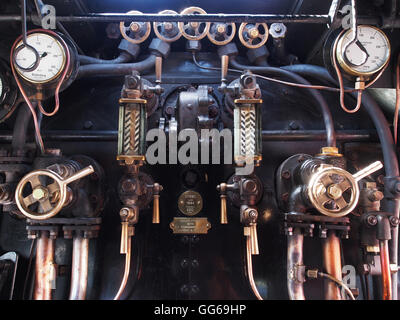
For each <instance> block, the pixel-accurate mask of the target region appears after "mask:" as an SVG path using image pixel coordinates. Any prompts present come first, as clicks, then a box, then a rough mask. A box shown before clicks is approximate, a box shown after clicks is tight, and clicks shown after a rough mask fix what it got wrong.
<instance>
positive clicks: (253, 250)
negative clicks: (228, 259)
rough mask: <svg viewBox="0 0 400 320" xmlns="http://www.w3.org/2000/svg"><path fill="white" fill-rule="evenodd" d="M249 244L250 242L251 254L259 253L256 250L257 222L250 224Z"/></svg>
mask: <svg viewBox="0 0 400 320" xmlns="http://www.w3.org/2000/svg"><path fill="white" fill-rule="evenodd" d="M250 244H251V254H252V255H257V254H259V253H260V252H259V250H258V237H257V224H256V223H254V224H252V225H251V226H250Z"/></svg>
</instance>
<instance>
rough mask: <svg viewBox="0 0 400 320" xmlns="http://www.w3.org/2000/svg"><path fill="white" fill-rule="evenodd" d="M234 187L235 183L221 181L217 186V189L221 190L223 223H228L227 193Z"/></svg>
mask: <svg viewBox="0 0 400 320" xmlns="http://www.w3.org/2000/svg"><path fill="white" fill-rule="evenodd" d="M233 187H234V185H231V184H227V183H221V184H219V185H218V186H217V190H218V191H219V193H220V198H221V224H227V223H228V212H227V209H226V193H227V191H229V190H230V189H232V188H233Z"/></svg>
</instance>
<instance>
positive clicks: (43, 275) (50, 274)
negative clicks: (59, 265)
mask: <svg viewBox="0 0 400 320" xmlns="http://www.w3.org/2000/svg"><path fill="white" fill-rule="evenodd" d="M35 274H36V276H35V293H34V299H35V300H51V296H52V289H53V281H55V269H54V239H50V238H49V235H48V231H41V232H40V237H39V239H38V240H37V246H36V270H35Z"/></svg>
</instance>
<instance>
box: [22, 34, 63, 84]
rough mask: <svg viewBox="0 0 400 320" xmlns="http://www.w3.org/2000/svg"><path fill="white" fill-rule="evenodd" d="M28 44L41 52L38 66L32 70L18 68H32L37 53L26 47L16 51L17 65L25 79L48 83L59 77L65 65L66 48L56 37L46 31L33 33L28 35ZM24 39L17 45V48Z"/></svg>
mask: <svg viewBox="0 0 400 320" xmlns="http://www.w3.org/2000/svg"><path fill="white" fill-rule="evenodd" d="M27 43H28V45H30V46H32V47H33V48H35V49H36V50H37V52H38V54H39V63H38V66H37V67H36V68H35V69H34V70H32V71H24V70H22V69H20V68H18V65H19V66H21V67H22V68H30V67H32V66H33V65H34V64H35V63H36V56H35V53H34V52H33V51H32V50H31V49H30V48H29V47H25V48H22V49H21V50H19V51H18V52H17V53H16V57H15V61H16V64H15V67H16V70H17V72H18V73H19V74H20V75H21V77H23V78H24V79H25V80H27V81H29V82H33V83H46V82H49V81H51V80H53V79H55V78H57V77H58V76H59V75H60V74H61V72H62V71H63V70H64V67H65V57H66V54H65V49H64V47H63V46H62V44H61V43H60V41H59V40H57V39H56V38H55V37H53V36H51V35H48V34H46V33H40V32H36V33H31V34H29V35H28V36H27ZM21 44H22V41H21V42H20V43H19V44H18V45H17V48H18V47H19V46H20V45H21Z"/></svg>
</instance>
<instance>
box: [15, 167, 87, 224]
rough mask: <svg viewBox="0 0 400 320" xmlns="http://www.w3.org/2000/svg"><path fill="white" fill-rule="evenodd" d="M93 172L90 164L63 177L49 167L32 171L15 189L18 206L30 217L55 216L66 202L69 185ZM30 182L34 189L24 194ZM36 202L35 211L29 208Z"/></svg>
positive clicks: (46, 217) (39, 218) (40, 218)
mask: <svg viewBox="0 0 400 320" xmlns="http://www.w3.org/2000/svg"><path fill="white" fill-rule="evenodd" d="M93 172H94V169H93V167H92V166H88V167H86V168H84V169H82V170H80V171H78V172H76V173H75V174H73V175H72V176H70V177H68V178H66V179H63V178H62V177H61V176H60V175H58V174H57V173H55V172H53V171H51V170H48V169H43V170H35V171H32V172H30V173H28V174H27V175H25V176H24V177H23V178H22V179H21V181H20V182H19V183H18V185H17V188H16V190H15V202H16V204H17V207H18V209H19V210H20V211H21V213H22V214H23V215H24V216H26V217H27V218H29V219H34V220H45V219H49V218H51V217H54V216H55V215H56V214H57V213H59V212H60V211H61V209H62V208H63V206H64V205H65V203H66V200H67V195H68V192H67V185H68V184H70V183H71V182H74V181H76V180H79V179H81V178H83V177H85V176H87V175H89V174H91V173H93ZM46 177H47V178H46ZM46 180H50V181H51V180H52V181H53V182H52V183H50V184H46V183H43V182H42V181H46ZM28 183H29V185H30V187H31V190H32V191H31V192H30V194H29V195H28V196H24V191H26V190H27V187H28ZM36 203H38V206H37V209H36V210H35V211H34V210H32V209H30V208H29V207H31V206H32V205H34V204H36Z"/></svg>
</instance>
